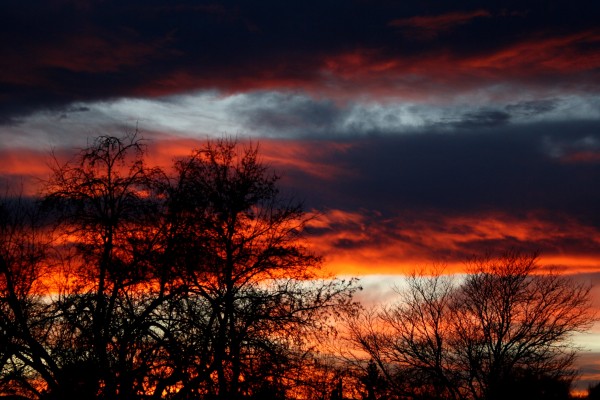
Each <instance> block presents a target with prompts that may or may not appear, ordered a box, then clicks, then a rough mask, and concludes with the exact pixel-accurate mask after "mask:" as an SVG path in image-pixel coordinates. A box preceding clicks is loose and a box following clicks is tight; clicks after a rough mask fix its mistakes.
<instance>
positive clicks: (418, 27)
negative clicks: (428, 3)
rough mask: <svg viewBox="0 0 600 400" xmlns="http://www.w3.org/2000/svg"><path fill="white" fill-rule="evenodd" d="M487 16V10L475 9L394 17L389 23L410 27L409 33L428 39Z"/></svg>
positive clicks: (400, 26) (488, 14) (394, 25)
mask: <svg viewBox="0 0 600 400" xmlns="http://www.w3.org/2000/svg"><path fill="white" fill-rule="evenodd" d="M489 17H491V14H490V13H489V11H486V10H475V11H467V12H450V13H446V14H441V15H426V16H420V15H419V16H414V17H410V18H402V19H395V20H392V21H390V22H389V25H390V26H393V27H399V28H410V30H409V31H408V33H409V34H411V35H415V36H417V37H422V38H427V39H430V38H433V37H436V36H437V35H438V34H440V33H442V32H445V31H448V30H450V29H453V28H456V27H457V26H460V25H464V24H468V23H469V22H471V21H472V20H474V19H476V18H489Z"/></svg>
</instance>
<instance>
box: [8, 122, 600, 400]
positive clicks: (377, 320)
mask: <svg viewBox="0 0 600 400" xmlns="http://www.w3.org/2000/svg"><path fill="white" fill-rule="evenodd" d="M277 183H278V177H277V176H276V175H274V174H273V173H272V172H271V171H270V169H269V168H267V166H265V165H264V164H263V163H262V162H261V161H260V158H259V154H258V148H257V147H256V146H251V145H250V146H248V147H243V146H240V145H239V144H237V143H235V142H234V141H230V140H219V141H209V142H207V143H206V144H205V145H204V146H202V147H201V148H199V149H197V150H195V151H194V152H193V153H192V154H191V155H190V156H188V157H185V158H182V159H179V160H176V161H175V162H174V164H173V166H172V168H171V169H170V170H163V169H160V168H155V167H150V166H148V165H147V160H146V148H145V144H144V142H143V141H142V140H141V139H140V138H139V137H138V136H137V134H130V135H126V136H124V137H112V136H101V137H98V138H96V139H95V140H94V141H93V142H92V143H91V144H90V145H89V146H88V147H87V148H85V149H82V150H81V151H80V152H79V153H78V154H77V155H76V156H75V157H74V158H73V159H72V160H71V161H69V162H66V163H60V162H58V161H57V160H54V164H53V166H52V176H51V178H50V179H49V181H48V182H47V184H46V186H45V189H44V194H43V196H42V197H41V198H39V199H35V201H30V200H26V199H24V198H22V197H20V196H14V197H11V196H6V198H5V199H3V200H2V201H0V395H5V396H12V398H30V399H74V398H80V399H92V398H97V399H232V400H235V399H255V400H258V399H265V400H268V399H278V400H284V399H307V400H318V399H320V400H332V399H338V400H341V399H350V398H352V399H365V400H392V399H461V400H462V399H465V400H467V399H468V400H471V399H477V400H479V399H485V400H494V399H505V398H512V399H513V400H514V399H516V398H535V399H550V398H565V396H568V390H569V386H570V382H571V380H572V378H573V376H574V373H575V372H574V371H573V370H572V362H573V357H574V350H573V349H574V348H573V346H572V344H571V343H570V342H569V340H568V339H569V337H570V336H569V335H570V334H571V333H572V332H574V331H578V330H582V329H585V328H587V327H588V326H589V324H590V322H591V321H592V320H593V316H592V315H591V314H590V312H589V310H590V305H589V287H587V286H585V285H581V284H578V283H576V282H574V281H571V280H569V279H568V278H566V277H564V276H561V275H559V274H557V273H554V272H547V271H546V272H544V271H541V270H540V269H539V268H538V267H537V265H536V256H535V255H529V254H523V253H518V252H514V253H509V254H505V255H503V256H501V257H499V258H493V257H484V258H480V259H473V260H471V262H470V264H469V272H468V274H466V275H465V276H464V277H463V278H456V277H454V278H451V277H449V276H446V275H442V274H440V273H438V274H433V275H419V274H414V275H412V276H410V277H409V278H408V279H407V281H406V283H407V287H406V288H404V287H403V288H402V289H398V293H399V295H400V296H401V298H402V300H401V301H400V302H398V303H397V304H393V305H384V306H382V307H381V308H378V309H373V310H371V311H368V312H367V311H365V310H362V311H361V309H360V308H359V306H358V304H356V303H355V302H354V301H353V299H352V296H353V294H354V292H355V291H356V290H357V289H358V287H357V286H356V282H355V281H354V280H350V281H347V280H341V279H335V278H331V277H326V276H322V274H321V272H320V271H319V268H320V265H321V258H320V257H319V256H317V255H314V254H312V253H311V252H310V251H309V248H308V247H307V244H306V243H305V241H304V240H305V239H304V237H303V232H304V230H305V226H306V224H307V223H308V222H309V217H308V216H307V215H306V214H305V213H304V212H303V210H302V207H301V205H300V204H298V203H297V202H294V201H291V200H287V199H285V198H283V196H282V195H281V194H280V193H279V190H278V186H277ZM341 320H343V321H345V324H344V325H345V327H346V330H345V331H342V332H340V331H339V326H340V321H341ZM342 338H345V339H346V340H342ZM328 339H332V342H333V343H336V344H338V345H339V344H340V343H342V344H343V348H342V349H339V351H338V352H337V353H336V352H334V351H332V350H331V348H326V347H325V345H326V343H328ZM348 344H350V345H348ZM338 347H339V346H338ZM519 396H520V397H519ZM553 396H554V397H553ZM557 396H559V397H557ZM560 396H562V397H560Z"/></svg>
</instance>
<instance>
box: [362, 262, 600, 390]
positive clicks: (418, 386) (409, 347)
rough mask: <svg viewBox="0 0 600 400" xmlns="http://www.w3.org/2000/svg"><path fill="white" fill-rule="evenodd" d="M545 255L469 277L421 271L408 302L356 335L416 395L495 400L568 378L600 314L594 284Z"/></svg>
mask: <svg viewBox="0 0 600 400" xmlns="http://www.w3.org/2000/svg"><path fill="white" fill-rule="evenodd" d="M536 260H537V257H536V255H535V254H533V255H532V254H524V253H518V252H512V253H508V254H505V255H503V256H502V257H499V258H492V257H483V258H477V259H473V260H471V261H470V262H469V264H468V265H469V273H468V274H467V276H466V277H465V278H464V279H463V280H457V279H456V278H454V279H452V278H450V277H448V276H444V275H441V274H434V275H432V276H424V275H412V276H410V277H409V278H408V288H407V290H406V291H403V292H402V293H401V295H402V301H400V302H399V303H398V304H396V305H393V306H391V307H385V308H384V309H383V310H382V311H381V312H379V313H378V314H377V316H376V319H373V318H372V319H371V321H370V322H369V323H368V324H360V323H354V324H353V325H352V326H351V334H352V337H353V341H354V342H355V343H357V344H358V345H359V347H360V348H362V349H364V350H366V351H367V352H368V353H369V354H371V356H372V357H373V358H374V359H375V360H377V361H378V364H379V366H380V367H381V368H382V370H383V371H389V370H393V371H394V372H395V374H394V375H393V376H392V374H390V373H388V374H387V377H388V379H390V380H392V381H393V380H394V379H396V380H398V379H399V378H398V377H402V379H408V380H409V382H410V385H405V386H402V387H410V388H411V390H412V392H413V393H412V396H413V397H418V396H424V395H426V393H428V391H429V392H431V393H435V396H436V397H437V398H451V399H496V398H507V396H513V397H514V396H515V395H516V393H512V392H511V389H510V388H511V387H517V386H518V385H516V384H515V382H517V381H520V382H524V380H525V379H529V382H530V383H531V384H533V383H534V381H535V380H536V379H537V381H538V382H542V381H544V379H545V380H548V379H554V380H555V381H556V380H558V381H561V380H562V381H564V382H567V383H568V382H570V380H571V379H572V377H573V370H572V362H573V357H574V354H575V353H574V350H573V345H572V343H571V342H570V341H569V338H570V335H571V334H572V333H573V332H576V331H581V330H583V329H585V328H587V327H589V325H590V323H591V322H592V321H593V319H594V316H593V314H592V313H591V312H590V296H589V290H590V287H589V286H588V285H584V284H581V283H578V282H576V281H573V280H572V279H569V278H568V277H566V276H562V275H559V274H558V273H556V272H553V271H544V270H541V269H540V268H539V267H538V265H537V263H536ZM359 322H360V321H359ZM374 322H375V323H376V324H379V325H380V326H381V328H374V326H375V323H374ZM531 377H535V379H531ZM395 383H396V385H399V382H397V381H396V382H395ZM546 383H547V382H546ZM521 389H522V388H521ZM538 397H539V394H538Z"/></svg>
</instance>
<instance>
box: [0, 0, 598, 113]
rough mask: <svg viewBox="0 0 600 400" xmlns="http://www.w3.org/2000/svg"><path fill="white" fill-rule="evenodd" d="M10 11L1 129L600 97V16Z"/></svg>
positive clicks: (260, 9) (387, 6) (438, 10)
mask: <svg viewBox="0 0 600 400" xmlns="http://www.w3.org/2000/svg"><path fill="white" fill-rule="evenodd" d="M0 7H1V9H0V15H2V17H1V18H2V19H1V21H0V22H1V24H0V26H1V27H2V28H1V29H2V35H3V37H5V38H10V41H6V44H5V45H3V47H2V48H1V50H0V51H1V54H0V56H1V57H0V67H1V68H2V71H3V74H2V76H1V77H0V89H1V92H2V93H3V94H2V96H0V123H3V124H14V123H16V122H19V121H20V119H21V118H22V117H24V116H26V115H29V114H31V113H34V112H38V111H40V110H58V109H61V108H64V107H65V106H66V105H69V104H72V103H87V102H95V101H112V100H114V99H121V98H132V97H136V98H156V97H159V96H160V97H162V96H174V95H182V94H189V93H191V92H194V91H197V90H209V91H210V90H219V91H222V92H223V93H229V94H232V93H240V92H249V91H254V90H259V91H265V90H266V91H275V90H302V91H305V92H308V93H312V94H318V95H325V96H327V97H330V98H335V99H341V100H348V99H351V100H357V99H361V98H365V97H370V98H377V97H380V96H385V97H389V98H401V99H404V100H415V99H432V98H435V97H447V98H451V97H452V98H457V97H460V96H462V95H463V94H465V93H469V92H470V91H471V92H472V91H477V90H484V89H485V91H492V92H493V91H494V90H497V89H498V87H500V86H502V85H513V86H512V87H511V88H509V89H507V91H508V92H512V93H514V92H515V88H516V87H517V88H519V87H522V86H523V85H525V86H528V87H536V88H537V89H538V90H542V89H543V90H545V91H547V93H548V94H551V93H553V91H555V90H556V88H561V90H563V91H568V92H570V93H574V92H578V91H583V92H588V93H590V92H592V93H596V92H597V91H598V85H597V84H595V82H597V81H598V79H596V78H597V70H598V67H599V66H600V58H599V56H598V54H599V52H598V47H599V46H600V40H599V38H600V34H599V32H598V29H597V18H596V17H597V16H598V14H599V10H598V7H597V6H589V5H588V6H587V7H574V6H572V5H570V4H569V5H556V6H554V7H551V8H549V7H544V6H542V5H527V9H524V8H523V7H516V8H512V9H502V8H500V7H499V6H498V5H496V4H494V3H493V2H489V3H487V4H486V3H482V4H481V7H482V8H481V9H480V10H460V9H448V6H447V5H443V4H438V5H432V4H429V5H425V4H423V3H422V2H417V1H414V2H413V1H409V2H402V3H398V4H395V3H389V2H383V3H377V4H367V3H364V2H354V3H348V2H344V1H341V0H340V1H334V2H326V3H323V2H310V1H307V2H300V3H294V4H285V5H283V4H280V3H279V2H275V1H265V2H261V4H260V5H258V4H245V3H238V4H235V3H228V4H221V5H196V6H191V5H187V4H183V3H177V4H169V5H160V6H159V5H153V4H149V3H148V2H142V1H130V2H127V3H126V4H125V3H122V2H117V1H103V2H92V3H86V5H85V6H82V5H79V4H77V3H76V2H70V1H67V2H64V1H60V2H59V1H34V2H33V3H31V2H30V3H28V4H27V6H25V5H23V4H20V3H18V2H16V1H8V2H3V3H2V5H1V6H0ZM56 21H60V24H57V23H56ZM284 21H285V22H284ZM390 21H395V22H394V23H393V24H392V25H396V26H390V24H389V22H390ZM484 21H485V23H483V22H484ZM400 27H404V28H410V29H421V30H422V29H433V30H434V31H435V32H438V33H439V34H437V36H436V38H435V40H431V41H427V42H425V43H424V42H422V41H418V40H417V41H414V40H412V39H411V38H410V37H404V36H402V35H399V34H398V29H400ZM554 94H555V93H554Z"/></svg>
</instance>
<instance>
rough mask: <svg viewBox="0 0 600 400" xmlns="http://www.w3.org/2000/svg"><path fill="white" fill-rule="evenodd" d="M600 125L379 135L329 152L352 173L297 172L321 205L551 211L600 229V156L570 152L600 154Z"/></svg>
mask: <svg viewBox="0 0 600 400" xmlns="http://www.w3.org/2000/svg"><path fill="white" fill-rule="evenodd" d="M599 128H600V125H599V124H598V122H586V121H582V122H562V123H556V122H554V123H551V124H550V123H537V124H528V125H505V126H496V127H488V128H486V129H485V130H483V131H480V133H479V134H475V133H474V131H472V130H464V131H455V132H454V133H452V134H447V133H446V134H442V133H435V132H434V131H432V132H429V133H426V132H417V133H414V134H408V133H405V134H403V135H389V134H386V135H376V134H372V135H370V136H367V137H362V138H358V139H352V140H351V139H348V144H349V146H348V147H347V148H346V149H345V150H344V151H340V152H337V153H332V154H328V155H326V156H323V157H327V162H329V163H330V164H331V165H336V166H337V167H338V168H340V169H344V170H345V171H347V172H348V174H347V175H346V176H336V177H334V178H333V179H332V180H331V181H319V180H316V179H315V177H314V176H306V175H304V174H303V173H302V171H291V172H290V173H291V174H292V175H291V176H290V177H289V178H290V181H291V182H293V185H296V186H297V187H298V188H302V190H304V191H306V192H307V193H310V197H309V199H310V201H311V203H312V204H313V205H315V206H317V207H319V206H323V205H327V206H330V207H337V208H340V209H345V210H357V209H361V208H367V209H374V210H380V211H382V212H384V213H388V214H389V213H395V212H397V211H398V210H404V211H405V212H411V210H440V212H442V213H449V214H460V213H468V212H481V211H490V210H503V211H506V212H508V213H509V214H511V215H517V216H525V215H526V214H527V213H528V212H530V211H534V210H544V211H545V212H550V213H556V214H557V215H563V214H564V215H570V216H573V217H575V218H578V219H580V220H585V221H587V222H588V223H591V224H593V225H594V226H596V227H600V215H598V213H597V210H598V204H600V185H598V184H597V183H598V182H600V162H599V161H600V160H595V159H593V158H588V159H577V158H573V157H570V156H571V155H572V154H573V153H574V152H577V151H581V150H579V149H580V148H581V146H587V147H586V151H588V152H591V153H592V154H596V155H597V154H598V152H599V150H598V147H596V146H597V143H598V141H599V140H600V133H599V131H600V130H599ZM549 143H551V144H553V145H552V146H550V145H549ZM556 148H558V149H560V152H557V151H556ZM309 158H310V155H309ZM316 161H318V162H323V160H316Z"/></svg>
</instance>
